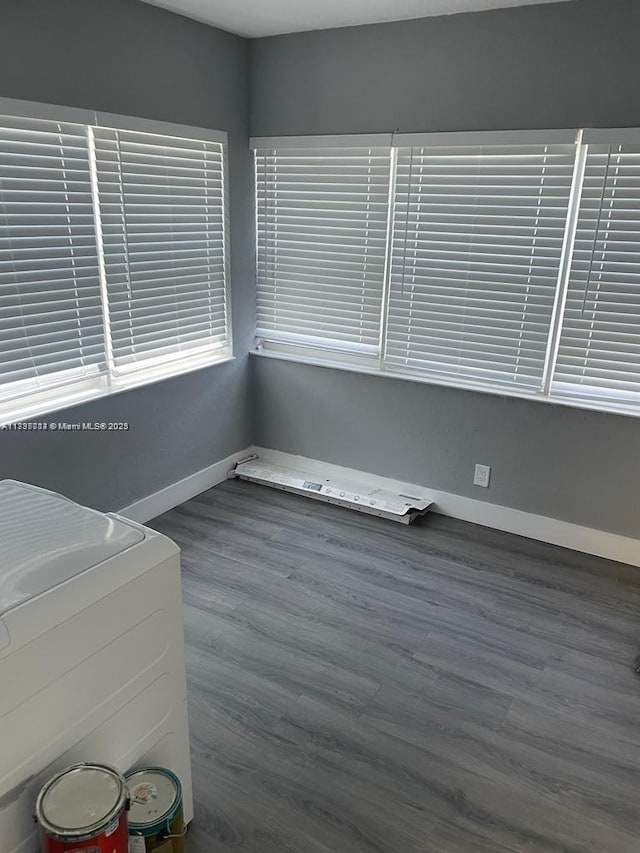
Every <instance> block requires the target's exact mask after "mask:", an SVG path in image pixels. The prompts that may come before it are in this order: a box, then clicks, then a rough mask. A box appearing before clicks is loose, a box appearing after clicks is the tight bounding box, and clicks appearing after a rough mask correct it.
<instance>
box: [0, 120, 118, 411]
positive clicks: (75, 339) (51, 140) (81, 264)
mask: <svg viewBox="0 0 640 853" xmlns="http://www.w3.org/2000/svg"><path fill="white" fill-rule="evenodd" d="M0 308H1V310H0V332H1V333H0V412H1V411H2V410H3V409H8V410H11V409H14V408H17V409H20V408H22V407H24V406H26V407H27V409H28V408H29V405H30V404H31V403H32V402H34V401H41V402H42V401H44V400H46V399H48V398H49V396H50V395H51V394H52V393H53V394H55V393H56V389H61V388H64V389H66V390H67V391H68V390H69V389H70V388H72V387H73V386H78V385H85V384H86V382H87V381H90V380H99V379H100V377H101V376H103V375H104V373H105V370H106V366H105V360H104V331H103V323H102V305H101V297H100V281H99V275H98V257H97V252H96V245H95V236H94V224H93V209H92V197H91V178H90V165H89V154H88V148H87V140H86V132H85V128H84V127H83V126H82V125H78V124H73V123H70V122H61V121H60V122H59V121H52V120H44V119H35V118H34V119H32V118H27V117H12V116H7V115H3V116H0Z"/></svg>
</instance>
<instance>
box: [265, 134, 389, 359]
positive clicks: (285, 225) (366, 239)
mask: <svg viewBox="0 0 640 853" xmlns="http://www.w3.org/2000/svg"><path fill="white" fill-rule="evenodd" d="M388 140H389V137H386V141H387V142H388ZM347 142H348V140H347ZM357 143H358V144H357V145H348V144H346V143H345V140H343V141H342V144H340V145H339V144H338V143H337V142H336V141H335V140H331V144H330V145H326V144H325V145H322V141H318V142H317V143H316V144H314V142H313V140H311V141H310V142H309V144H308V145H306V146H305V147H298V146H297V145H296V144H295V141H294V143H293V144H289V143H288V142H287V140H280V141H279V142H278V145H277V146H276V147H274V148H261V149H260V150H259V151H256V186H257V193H258V201H257V207H256V215H257V252H258V254H257V263H258V270H257V288H258V294H257V295H258V334H259V335H261V336H264V337H266V338H269V339H270V340H277V341H282V342H286V341H295V342H298V343H306V344H309V345H313V346H316V347H320V348H327V349H339V350H344V351H350V352H358V353H368V354H378V353H379V352H380V314H381V306H382V298H383V290H384V277H385V275H384V274H385V257H386V241H387V219H388V207H389V169H390V162H391V150H390V147H389V145H388V144H387V145H386V147H385V146H383V145H381V144H380V140H379V139H377V138H376V137H373V138H370V139H366V138H365V139H360V138H358V140H357ZM367 143H368V144H367Z"/></svg>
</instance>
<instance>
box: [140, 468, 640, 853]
mask: <svg viewBox="0 0 640 853" xmlns="http://www.w3.org/2000/svg"><path fill="white" fill-rule="evenodd" d="M151 526H153V527H155V528H156V529H158V530H160V531H161V532H163V533H165V534H166V535H168V536H170V537H172V538H173V539H174V540H175V541H176V542H177V543H178V544H179V545H180V547H181V549H182V571H183V597H184V618H185V639H186V663H187V679H188V690H189V703H190V725H191V737H192V747H193V777H194V795H195V813H196V816H195V819H194V822H193V825H192V827H191V828H190V830H189V834H188V837H187V853H632V851H633V853H637V851H638V850H640V841H639V840H638V839H640V810H639V809H638V808H637V803H638V801H639V800H640V738H638V735H637V732H638V721H639V720H640V678H638V676H637V675H636V674H635V673H634V672H633V670H632V669H631V660H632V658H633V656H634V655H635V654H636V653H637V651H638V650H640V570H637V569H634V568H632V567H630V566H623V565H620V564H617V563H614V562H612V561H607V560H601V559H599V558H596V557H591V556H587V555H583V554H578V553H576V552H573V551H569V550H567V549H562V548H556V547H554V546H551V545H546V544H543V543H539V542H534V541H532V540H528V539H525V538H523V537H518V536H512V535H509V534H505V533H501V532H499V531H495V530H488V529H485V528H481V527H478V526H475V525H472V524H468V523H465V522H460V521H456V520H455V519H451V518H445V517H443V516H436V515H431V516H427V517H426V518H425V519H424V520H423V521H422V522H420V523H419V524H416V525H413V526H410V527H404V526H401V525H398V524H394V523H392V522H387V521H384V520H382V519H378V518H374V517H371V516H366V515H362V514H358V513H355V512H350V511H348V510H345V509H341V508H339V507H335V506H331V505H328V504H323V503H319V502H313V501H310V500H308V499H305V498H302V497H297V496H294V495H290V494H287V493H284V492H280V491H277V490H273V489H267V488H264V487H260V486H255V485H252V484H248V483H244V482H240V481H238V480H231V481H227V482H226V483H223V484H221V485H220V486H218V487H216V488H214V489H211V490H209V491H208V492H205V493H204V494H202V495H199V496H198V497H197V498H196V499H194V500H192V501H188V502H186V503H185V504H183V505H181V506H180V507H176V509H174V510H171V511H170V512H168V513H165V514H164V515H163V516H160V517H159V518H157V519H155V521H154V522H152V525H151Z"/></svg>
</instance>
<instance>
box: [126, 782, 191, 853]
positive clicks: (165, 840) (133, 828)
mask: <svg viewBox="0 0 640 853" xmlns="http://www.w3.org/2000/svg"><path fill="white" fill-rule="evenodd" d="M126 779H127V785H128V786H129V796H130V799H131V812H130V815H129V850H130V853H184V834H185V831H186V827H185V825H184V813H183V809H182V785H181V784H180V780H179V779H178V777H177V776H176V775H175V773H172V772H171V770H167V769H166V768H164V767H148V768H146V769H144V770H136V771H134V772H133V773H129V774H128V775H127V777H126Z"/></svg>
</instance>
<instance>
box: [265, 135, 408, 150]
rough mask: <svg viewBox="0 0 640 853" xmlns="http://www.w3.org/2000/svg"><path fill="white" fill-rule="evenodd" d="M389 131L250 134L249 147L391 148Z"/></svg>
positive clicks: (268, 148)
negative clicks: (278, 134) (301, 134)
mask: <svg viewBox="0 0 640 853" xmlns="http://www.w3.org/2000/svg"><path fill="white" fill-rule="evenodd" d="M391 138H392V134H391V133H355V134H333V135H330V136H252V137H251V138H250V139H249V148H252V149H254V150H267V151H269V150H271V149H273V148H280V149H285V148H391Z"/></svg>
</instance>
